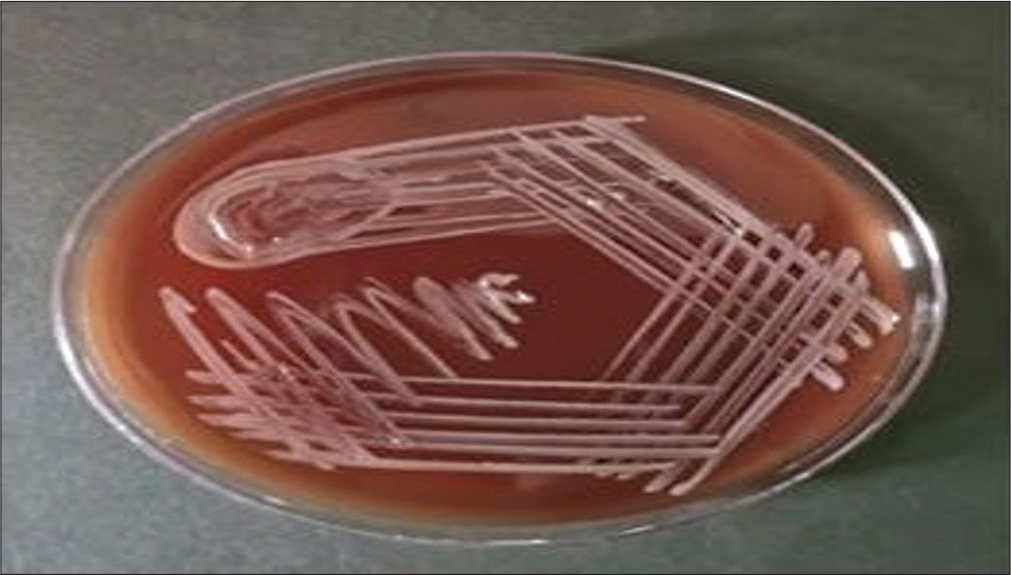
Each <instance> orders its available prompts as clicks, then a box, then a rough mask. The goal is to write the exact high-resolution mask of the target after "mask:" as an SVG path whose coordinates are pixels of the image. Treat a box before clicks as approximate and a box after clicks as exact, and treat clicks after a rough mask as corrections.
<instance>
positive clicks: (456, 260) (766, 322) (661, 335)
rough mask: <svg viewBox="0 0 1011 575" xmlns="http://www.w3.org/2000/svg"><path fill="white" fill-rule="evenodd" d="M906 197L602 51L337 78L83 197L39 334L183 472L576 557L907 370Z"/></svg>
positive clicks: (162, 148) (391, 528)
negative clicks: (563, 547)
mask: <svg viewBox="0 0 1011 575" xmlns="http://www.w3.org/2000/svg"><path fill="white" fill-rule="evenodd" d="M945 306H946V294H945V283H944V275H943V268H942V263H941V258H940V255H939V252H938V249H937V246H936V244H935V242H934V240H933V238H932V236H931V233H930V231H929V229H928V227H927V225H926V224H925V223H924V221H923V220H922V218H920V216H919V215H917V213H916V211H915V209H914V208H913V206H912V205H911V204H910V202H909V201H908V199H907V198H906V197H905V196H903V194H902V193H901V192H900V191H899V190H898V188H897V187H896V186H895V185H894V184H893V183H892V182H891V181H889V180H888V179H887V177H886V176H885V175H883V174H882V173H881V172H880V171H879V170H878V169H876V168H875V167H874V166H873V165H872V164H871V163H870V162H869V161H868V160H867V159H865V158H864V157H863V156H861V155H860V154H859V153H857V152H856V151H854V150H853V149H852V148H851V147H849V146H848V145H846V144H845V143H843V142H841V141H840V140H838V139H837V138H835V137H833V136H832V135H830V134H829V133H827V132H826V131H824V130H822V129H819V128H817V127H816V126H814V125H813V124H811V123H809V122H807V121H806V120H803V119H801V118H799V117H798V116H796V115H794V114H792V113H790V112H788V111H785V110H783V109H781V108H779V107H776V106H775V105H773V104H770V103H767V102H765V101H762V100H760V99H758V98H755V97H753V96H749V95H747V94H744V93H742V92H740V91H737V90H735V89H732V88H729V87H726V86H723V85H720V84H717V83H714V82H711V81H708V80H704V79H701V78H696V77H693V76H688V75H685V74H680V73H676V72H671V71H666V70H661V69H656V68H650V67H646V66H640V65H635V64H630V63H622V62H615V61H607V60H600V59H592V58H583V57H574V56H566V55H558V54H540V53H503V52H478V53H453V54H435V55H428V56H418V57H409V58H398V59H393V60H384V61H378V62H370V63H366V64H361V65H355V66H350V67H343V68H337V69H334V70H328V71H324V72H321V73H317V74H313V75H309V76H305V77H302V78H297V79H294V80H291V81H287V82H282V83H279V84H275V85H272V86H269V87H266V88H264V89H261V90H257V91H254V92H251V93H249V94H245V95H242V96H239V97H237V98H235V99H233V100H229V101H226V102H223V103H221V104H219V105H217V106H215V107H213V108H210V109H208V110H206V111H204V112H201V113H199V114H197V115H195V116H193V117H192V118H190V119H189V120H187V121H185V122H184V123H183V124H182V125H180V126H179V127H178V128H176V129H174V130H172V131H170V132H169V133H167V134H165V135H164V136H162V137H161V138H159V139H157V140H156V141H155V142H153V143H152V144H150V145H149V146H148V147H146V148H145V149H143V150H142V151H140V152H139V153H138V154H137V155H136V156H134V157H133V158H131V159H129V160H128V161H127V162H126V163H125V164H124V165H123V166H122V167H121V168H120V169H119V170H118V171H117V172H116V173H114V174H113V175H112V176H111V177H110V178H109V179H108V180H107V181H106V182H105V183H104V184H103V185H102V186H101V187H100V188H99V189H98V190H97V191H96V192H95V194H94V196H93V197H92V199H91V200H90V201H89V202H88V203H87V204H86V205H85V206H84V208H83V209H82V210H81V213H80V215H79V216H78V218H77V220H76V221H75V223H74V224H73V226H72V228H71V229H70V231H69V232H68V235H67V238H66V241H65V243H64V246H63V249H62V250H61V252H60V254H59V258H58V263H57V273H56V279H55V285H54V298H53V312H54V313H53V315H54V323H55V330H56V336H57V339H58V342H59V345H60V348H61V350H62V353H63V355H64V358H65V360H66V362H67V363H68V365H69V366H70V369H71V371H72V373H73V374H74V376H75V379H76V381H77V383H78V384H79V386H80V387H81V389H82V390H83V391H84V393H85V394H86V395H87V397H88V398H89V400H90V401H91V403H93V404H94V405H95V407H96V408H98V410H99V411H100V412H101V413H102V415H103V416H104V417H105V418H106V419H107V420H109V421H110V422H111V423H112V424H113V425H114V426H116V428H117V429H118V430H119V431H121V432H122V433H123V435H125V436H126V437H127V438H129V439H130V440H131V441H133V442H134V443H135V444H137V445H138V446H140V447H141V448H142V449H143V450H144V451H146V452H147V453H149V454H151V455H152V456H154V457H155V458H156V459H158V460H160V461H162V462H164V463H166V464H168V465H170V466H171V467H173V468H175V469H176V470H178V471H180V472H181V473H183V474H184V475H187V476H189V477H191V478H193V479H195V480H198V481H200V482H201V483H204V484H205V485H209V486H211V487H213V488H215V489H217V490H219V491H221V492H223V493H225V494H227V495H230V496H233V497H236V498H239V499H241V500H244V501H247V502H251V503H254V504H260V505H264V506H268V507H270V508H272V509H275V510H279V511H283V512H288V513H291V514H294V515H297V516H299V517H303V518H308V519H312V520H317V521H322V522H324V523H326V524H328V525H333V526H336V527H340V528H344V529H350V530H355V531H361V532H368V533H374V534H380V535H383V536H387V537H393V538H413V539H425V540H431V541H442V542H472V543H481V544H509V543H543V542H553V541H564V540H572V539H586V538H595V537H606V536H614V535H621V534H629V533H635V532H641V531H645V530H649V529H654V528H657V527H662V526H668V525H674V524H678V523H680V522H684V521H687V520H690V519H693V518H697V517H700V516H702V515H705V514H708V513H711V512H713V511H716V510H721V509H726V508H729V507H733V506H736V505H739V504H742V503H745V502H749V501H753V500H756V499H759V498H761V497H763V496H766V495H768V494H771V493H774V492H777V491H780V490H781V489H783V488H784V487H787V486H789V485H792V484H794V483H796V482H798V481H800V480H802V479H804V478H806V477H809V476H810V475H811V474H812V473H814V472H815V471H817V470H819V469H821V468H823V467H824V466H826V465H828V464H829V463H831V462H832V461H834V460H836V459H837V458H839V457H840V456H842V455H843V454H844V453H846V452H848V451H850V450H852V449H853V448H854V447H856V446H857V445H859V444H860V443H862V442H863V441H865V440H866V439H867V438H868V437H869V436H870V435H871V434H872V433H873V432H874V431H875V430H876V429H878V428H880V427H881V426H882V425H883V424H884V423H885V422H886V421H887V420H888V419H889V418H890V417H891V416H892V414H893V413H894V412H895V411H896V410H897V409H898V408H899V407H900V406H901V405H902V404H903V403H904V401H905V400H906V399H907V398H908V397H909V395H910V393H911V392H912V391H913V390H914V388H915V387H916V385H917V383H918V382H919V381H920V379H921V378H922V376H923V374H924V372H925V370H926V369H927V367H928V365H929V363H930V361H931V358H932V357H933V355H934V352H935V349H936V347H937V343H938V340H939V337H940V334H941V331H942V327H943V320H944V313H945Z"/></svg>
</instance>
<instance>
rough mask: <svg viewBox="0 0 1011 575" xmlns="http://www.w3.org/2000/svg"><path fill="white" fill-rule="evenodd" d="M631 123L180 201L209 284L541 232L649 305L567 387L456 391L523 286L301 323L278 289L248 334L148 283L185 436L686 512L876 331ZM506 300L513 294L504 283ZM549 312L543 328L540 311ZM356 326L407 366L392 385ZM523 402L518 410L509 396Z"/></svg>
mask: <svg viewBox="0 0 1011 575" xmlns="http://www.w3.org/2000/svg"><path fill="white" fill-rule="evenodd" d="M641 121H643V119H642V118H640V117H621V118H603V117H595V116H587V117H584V118H582V119H580V120H573V121H561V122H553V123H547V124H534V125H524V126H511V127H505V128H501V129H493V130H482V131H474V132H463V133H456V134H450V135H443V136H437V137H432V138H424V139H414V140H405V141H398V142H392V143H387V144H381V145H377V146H370V147H362V148H355V149H350V150H345V151H341V152H337V153H333V154H325V155H319V156H312V157H302V158H296V159H290V160H280V161H272V162H265V163H261V164H257V165H253V166H249V167H245V168H242V169H239V170H237V171H236V172H234V173H232V174H230V175H228V176H226V177H224V178H222V179H220V180H217V181H215V182H213V183H211V184H210V185H208V186H206V187H205V188H203V189H201V190H199V191H197V193H196V194H194V195H193V196H192V197H191V198H190V199H189V200H188V201H187V202H186V204H185V205H184V206H183V208H182V209H181V211H180V212H179V214H178V216H177V218H176V221H175V227H174V237H175V241H176V245H177V246H178V247H179V249H180V250H181V251H182V252H184V253H185V254H186V255H188V256H189V257H191V258H193V259H195V260H196V261H199V262H201V263H203V264H206V265H209V266H214V267H218V268H223V269H236V270H241V269H253V268H260V267H267V266H274V265H278V264H282V263H285V262H290V261H294V260H298V259H302V258H306V257H310V256H314V255H320V254H326V253H333V252H340V251H343V250H355V249H358V250H360V249H381V248H382V247H384V246H390V245H396V244H403V243H414V242H428V241H435V240H439V239H443V238H451V237H461V236H473V235H480V234H490V233H503V232H506V233H514V232H518V231H526V230H533V229H539V228H548V227H550V228H554V229H557V230H561V231H563V232H564V233H568V234H570V235H571V236H573V237H575V238H577V239H578V240H580V241H581V242H583V243H584V244H585V245H586V246H588V247H589V248H591V249H593V250H595V251H596V252H597V253H599V254H601V255H603V256H604V257H607V258H608V259H609V260H610V261H612V262H613V263H614V264H615V265H617V266H619V267H620V268H622V269H624V270H625V271H627V273H629V274H631V275H632V276H634V277H635V278H638V279H639V280H640V281H642V282H644V283H645V284H646V285H648V286H650V287H652V288H653V289H654V290H655V291H656V293H657V300H656V304H655V305H654V307H653V309H652V310H651V311H650V312H649V313H648V314H647V315H646V316H645V317H643V318H642V320H641V321H640V323H639V325H638V327H637V328H636V329H635V330H634V331H633V332H632V333H629V334H628V336H627V339H626V340H625V342H624V344H623V345H622V346H620V348H619V349H616V350H615V351H614V355H613V357H612V358H611V361H610V362H609V365H608V366H607V368H606V369H605V370H604V371H603V373H601V374H600V375H599V377H598V378H596V379H593V380H586V381H554V380H550V381H549V380H537V379H505V378H503V379H494V378H475V377H471V376H469V375H468V374H466V373H461V372H460V371H459V370H458V368H457V367H454V365H453V364H454V357H456V356H454V354H458V355H462V356H467V357H469V358H472V359H478V360H481V361H487V362H493V361H494V360H495V352H496V349H497V348H521V347H522V341H521V340H520V338H519V337H518V336H517V335H514V334H513V332H512V331H511V330H510V328H511V327H512V326H515V325H516V324H519V323H521V322H522V312H523V306H528V305H536V301H535V297H534V295H532V294H531V293H527V292H526V291H523V289H526V288H527V287H529V288H530V289H531V290H532V291H533V293H534V294H536V293H537V291H538V289H539V288H540V287H542V286H522V278H518V277H517V276H516V275H514V274H510V273H503V272H499V271H493V272H488V273H486V274H484V275H482V276H481V277H479V278H476V279H472V280H466V281H465V280H455V281H452V282H450V283H445V282H444V281H441V280H439V279H432V278H428V277H419V278H417V279H416V280H415V281H414V283H413V286H412V287H413V290H412V291H413V293H412V294H410V295H407V296H405V295H402V294H398V293H396V291H394V290H393V289H392V288H390V287H389V286H386V285H384V284H383V283H381V282H380V281H378V280H375V279H371V278H370V279H367V280H365V285H363V287H362V288H361V289H360V290H359V294H358V295H357V296H356V295H348V294H343V295H338V296H337V297H336V298H335V299H334V301H333V303H332V304H331V305H329V306H327V307H326V309H325V310H324V311H322V312H320V311H319V310H318V309H317V308H313V309H314V310H316V311H311V310H310V308H309V307H307V302H298V301H296V300H295V299H293V298H292V297H289V296H288V295H286V294H285V293H284V292H283V286H279V289H277V290H272V291H270V292H268V293H266V294H264V303H265V309H266V312H265V314H263V315H262V316H261V317H257V315H256V314H255V313H254V312H252V311H250V309H248V308H247V307H245V306H243V305H242V304H241V303H239V302H238V301H236V300H235V299H234V298H233V297H232V296H230V295H229V294H228V293H226V292H224V291H223V290H221V289H218V288H211V289H209V290H207V292H206V293H205V300H206V306H205V307H206V308H209V309H210V310H212V311H213V312H214V314H215V315H216V317H215V318H214V321H219V322H223V324H224V325H226V326H227V327H228V330H229V332H230V335H231V338H230V339H223V340H220V341H213V340H212V339H211V338H209V337H208V336H207V335H206V333H205V331H204V330H203V329H202V328H201V327H200V323H199V322H198V321H197V319H198V316H197V307H196V306H195V305H194V304H193V303H192V302H190V301H189V300H187V299H186V298H185V297H184V296H183V295H182V294H180V293H179V292H178V291H177V290H175V289H174V288H172V287H171V286H164V287H163V288H162V290H161V298H162V302H163V306H164V309H165V311H166V313H167V315H168V317H169V319H170V320H171V321H172V323H173V324H174V325H175V327H176V328H177V329H178V331H179V333H180V334H181V335H182V336H183V337H184V339H185V340H186V342H187V343H188V345H189V347H190V348H191V350H192V351H193V352H194V354H195V355H196V356H197V357H198V358H199V359H200V360H201V363H202V364H203V366H202V368H201V369H196V370H193V371H191V372H189V373H188V377H189V378H190V379H191V380H192V381H194V382H197V383H200V384H204V385H206V386H208V390H209V391H208V393H206V394H198V395H194V396H192V397H191V398H190V399H191V401H192V402H193V403H194V404H196V405H197V406H198V407H200V408H201V409H202V410H203V411H202V414H201V416H200V417H201V418H202V420H203V421H205V422H206V423H208V424H210V425H213V426H216V427H221V428H224V429H227V430H228V431H229V433H231V434H232V435H234V436H235V437H238V438H243V439H249V440H255V441H260V442H268V443H270V444H272V445H273V446H272V447H271V448H269V449H268V450H267V453H269V454H270V455H271V456H273V457H277V458H280V459H284V460H289V461H295V462H299V463H303V464H307V465H312V466H315V467H318V468H321V469H335V468H339V467H346V466H352V467H368V468H384V469H405V470H428V471H470V472H499V473H582V474H594V475H596V476H599V477H608V478H615V479H631V478H636V477H642V478H644V483H643V489H644V490H646V491H649V492H659V491H666V492H669V493H671V494H674V495H679V494H684V493H686V492H688V491H690V490H691V489H692V488H694V487H695V486H697V485H698V484H699V483H700V482H702V481H703V480H704V479H705V478H706V477H707V476H708V475H709V474H710V473H711V472H712V471H713V470H714V469H715V468H716V467H717V466H719V464H720V463H721V462H722V461H723V460H724V459H725V458H726V457H727V456H728V455H730V454H731V453H732V452H733V451H734V450H735V449H736V448H737V447H738V446H739V445H740V443H741V442H742V441H743V440H744V439H746V438H747V437H748V436H749V435H750V434H751V433H752V432H753V431H754V430H755V429H756V428H757V427H758V426H759V425H760V424H761V423H762V422H763V421H764V420H765V419H766V418H768V417H769V416H770V415H771V414H772V413H773V412H774V411H775V410H776V408H777V407H778V406H779V405H781V404H782V403H783V402H784V401H785V400H786V399H787V398H788V397H789V396H790V394H791V393H792V392H793V391H794V390H796V389H797V388H798V387H799V386H801V385H802V384H804V383H805V382H808V381H813V382H817V383H820V384H822V385H824V386H826V387H827V388H829V389H831V390H838V389H841V388H842V387H843V386H844V385H845V384H846V382H845V381H844V379H843V377H842V376H841V375H840V374H839V373H838V372H837V371H836V369H835V367H834V366H836V365H838V364H841V363H842V362H845V361H846V360H847V359H848V358H849V355H850V352H849V351H848V347H853V346H855V347H857V348H867V347H870V346H871V345H873V337H872V333H873V332H877V334H879V335H887V334H888V333H890V332H891V331H892V330H893V328H894V327H895V324H896V323H897V322H898V321H899V318H898V316H897V314H896V313H895V312H894V311H892V310H891V309H890V308H889V307H888V306H887V305H885V304H884V303H883V302H881V301H879V300H878V299H876V298H875V297H873V295H871V294H870V292H869V290H870V286H869V281H868V278H867V276H866V274H865V273H864V272H863V271H862V270H861V269H860V262H861V256H860V253H859V252H858V251H857V250H855V249H853V248H843V249H841V250H840V251H839V252H838V253H834V254H833V253H830V252H828V251H825V250H818V251H816V250H813V249H811V244H812V240H813V239H814V230H813V228H812V227H811V226H810V225H807V224H805V225H802V226H800V227H799V228H798V229H796V230H794V231H793V233H792V234H787V233H784V232H783V231H781V230H779V229H777V228H776V227H775V226H773V225H771V224H769V223H767V222H765V221H763V220H762V219H760V218H759V217H757V216H756V215H754V214H753V213H752V212H750V211H749V210H747V209H746V208H745V207H744V206H742V205H741V204H739V203H738V202H736V201H735V200H734V199H733V198H732V197H731V196H729V195H728V194H727V193H726V192H724V191H723V190H721V189H720V188H719V187H718V186H717V185H715V184H714V183H713V182H711V181H709V180H708V179H707V178H705V177H704V176H702V175H700V174H697V173H695V172H693V171H692V170H690V169H688V168H686V167H685V166H683V165H681V164H679V163H678V162H677V161H675V160H674V159H672V158H670V157H668V156H667V155H665V154H664V153H663V152H661V151H660V150H658V149H656V148H655V147H653V146H652V145H651V144H650V143H649V142H647V141H646V140H645V139H644V138H642V137H641V136H640V135H639V134H637V133H636V132H635V131H634V130H633V128H632V126H633V125H634V124H635V123H637V122H641ZM521 288H522V289H521ZM547 311H548V312H550V310H547ZM364 324H368V325H371V326H372V327H373V328H378V329H381V330H384V332H385V333H386V334H388V335H390V336H392V337H393V338H395V339H396V340H397V341H398V342H399V343H400V344H403V346H405V348H406V349H409V350H410V352H411V353H412V354H413V355H414V356H416V357H417V359H419V360H420V363H421V364H422V365H424V366H425V371H424V373H410V374H408V373H399V372H398V370H397V369H396V367H395V366H394V365H393V362H391V360H390V358H389V356H388V352H387V351H385V350H384V349H383V346H382V345H381V343H377V342H376V341H374V339H375V338H374V337H370V336H369V335H368V333H367V332H366V331H363V329H362V326H363V325H364ZM518 389H519V390H522V391H523V393H522V395H519V396H518V395H517V393H516V391H517V390H518Z"/></svg>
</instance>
